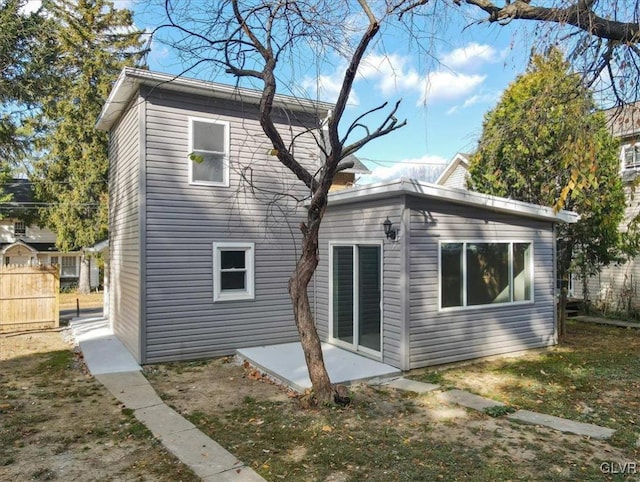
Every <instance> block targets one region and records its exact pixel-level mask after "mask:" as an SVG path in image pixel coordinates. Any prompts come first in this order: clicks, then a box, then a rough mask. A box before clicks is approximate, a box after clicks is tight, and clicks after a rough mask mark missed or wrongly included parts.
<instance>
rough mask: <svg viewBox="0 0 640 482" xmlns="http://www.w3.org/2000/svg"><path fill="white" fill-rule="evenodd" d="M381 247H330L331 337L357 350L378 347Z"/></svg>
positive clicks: (376, 349) (379, 344)
mask: <svg viewBox="0 0 640 482" xmlns="http://www.w3.org/2000/svg"><path fill="white" fill-rule="evenodd" d="M380 255H381V247H380V245H341V246H335V245H334V246H332V264H331V269H332V273H331V279H332V293H331V295H332V332H331V335H332V338H333V340H334V341H337V342H339V343H344V344H346V345H349V347H350V348H352V349H355V350H357V351H371V352H375V353H380V350H381V327H382V325H381V310H380V302H381V291H382V278H381V256H380Z"/></svg>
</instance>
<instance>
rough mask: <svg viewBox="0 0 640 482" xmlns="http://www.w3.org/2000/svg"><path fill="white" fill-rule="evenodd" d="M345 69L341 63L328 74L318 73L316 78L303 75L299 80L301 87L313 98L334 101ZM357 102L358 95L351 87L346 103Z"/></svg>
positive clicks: (357, 103)
mask: <svg viewBox="0 0 640 482" xmlns="http://www.w3.org/2000/svg"><path fill="white" fill-rule="evenodd" d="M345 69H346V66H345V65H341V66H339V67H338V68H337V69H336V70H335V71H333V72H332V73H331V74H329V75H319V76H318V77H316V78H312V77H305V78H304V79H303V80H302V82H301V85H302V88H303V89H304V90H306V91H307V92H308V93H309V94H310V95H311V96H313V97H314V98H317V99H320V100H323V101H325V102H335V101H336V100H337V99H338V95H340V89H341V88H342V79H343V76H344V71H345ZM359 104H360V101H359V99H358V95H357V94H356V92H355V90H354V89H351V93H350V94H349V100H348V101H347V105H359Z"/></svg>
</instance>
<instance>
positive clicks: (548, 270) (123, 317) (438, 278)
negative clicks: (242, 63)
mask: <svg viewBox="0 0 640 482" xmlns="http://www.w3.org/2000/svg"><path fill="white" fill-rule="evenodd" d="M259 101H260V92H256V91H252V90H247V89H239V88H235V87H230V86H226V85H220V84H214V83H210V82H204V81H199V80H193V79H185V78H174V77H173V76H170V75H165V74H159V73H154V72H149V71H144V70H137V69H131V68H126V69H124V70H123V72H122V74H121V75H120V77H119V79H118V81H117V83H116V84H115V86H114V89H113V91H112V92H111V94H110V96H109V98H108V100H107V103H106V104H105V106H104V108H103V111H102V113H101V115H100V118H99V120H98V123H97V127H98V128H99V129H102V130H106V131H109V132H110V141H109V151H110V153H109V158H110V173H109V202H110V220H109V224H110V229H109V231H110V235H109V248H108V249H109V260H110V267H109V279H110V308H109V320H110V323H111V325H112V327H113V330H114V332H115V333H116V335H117V336H118V337H119V338H120V339H121V340H122V341H123V343H124V344H125V345H126V346H127V348H128V349H129V350H130V351H131V352H132V354H133V355H134V356H135V358H136V359H137V360H138V361H139V362H140V363H152V362H161V361H170V360H184V359H194V358H203V357H211V356H217V355H227V354H231V353H233V352H234V350H236V349H238V348H242V347H249V346H258V345H271V344H276V343H284V342H291V341H297V340H298V339H299V338H298V334H297V331H296V329H295V324H294V320H293V313H292V308H291V303H290V301H289V295H288V288H287V287H288V281H289V277H290V275H291V273H292V271H293V269H294V266H295V263H296V260H297V257H298V250H299V242H300V237H301V236H300V234H299V225H300V222H301V221H303V220H304V219H305V212H304V208H303V206H302V201H301V200H304V199H305V196H306V194H307V191H308V190H307V189H306V188H305V186H304V185H303V184H302V183H301V182H300V181H298V180H297V179H296V178H295V176H293V175H292V173H291V172H290V171H289V170H288V169H286V168H285V167H284V166H282V165H281V163H280V162H279V161H278V160H277V159H276V158H274V157H273V156H271V155H270V153H271V151H272V146H271V144H270V143H269V141H268V139H267V138H266V136H265V135H264V134H263V133H262V130H261V128H260V125H259V123H258V121H257V120H256V119H257V113H258V103H259ZM332 107H333V106H332V105H331V104H326V103H317V102H311V101H307V100H301V99H296V98H291V97H284V96H277V97H276V101H275V106H274V112H277V113H279V117H278V119H277V123H278V124H279V127H281V132H287V135H288V136H289V137H288V139H285V142H291V141H292V139H295V152H296V158H297V159H298V160H299V161H300V162H301V163H303V164H304V165H305V166H306V167H307V168H308V169H309V170H311V171H312V172H314V171H315V170H317V169H318V168H319V167H320V159H321V158H322V155H321V153H320V151H321V149H319V145H320V142H321V141H320V140H319V139H320V138H321V136H319V135H318V132H319V131H318V126H320V125H321V123H322V120H323V119H324V118H325V117H326V115H327V113H328V112H329V111H330V109H332ZM193 153H195V154H198V155H199V156H200V157H201V158H203V159H204V161H203V162H197V161H194V160H192V159H191V157H190V154H193ZM354 167H355V166H354ZM352 169H353V168H352ZM287 194H288V195H287ZM329 199H330V201H329V207H328V209H327V212H326V217H325V220H324V222H323V227H322V228H321V233H320V249H319V250H320V265H319V267H318V270H317V273H316V276H315V278H314V280H313V281H312V283H311V285H310V286H309V296H310V299H311V302H312V306H313V310H314V312H315V315H316V321H317V326H318V331H319V333H320V336H321V337H322V339H323V340H325V341H329V342H331V343H334V344H336V345H340V346H342V347H345V348H347V349H350V350H353V351H357V352H359V353H362V354H363V355H365V356H368V357H371V358H375V359H378V360H382V361H384V362H386V363H388V364H390V365H393V366H395V367H398V368H401V369H409V368H414V367H419V366H425V365H430V364H437V363H444V362H448V361H454V360H462V359H469V358H476V357H479V356H485V355H489V354H496V353H505V352H511V351H516V350H522V349H524V348H533V347H542V346H548V345H551V344H553V343H555V342H556V334H555V322H554V320H555V289H554V285H553V282H552V281H550V280H553V279H554V273H555V261H554V242H553V238H554V235H553V233H554V226H555V224H556V223H558V222H574V221H575V219H576V218H575V216H574V215H573V214H571V213H565V212H561V213H558V214H554V212H553V210H551V209H548V208H542V207H539V206H532V205H528V204H525V203H519V202H516V201H510V200H505V199H499V198H495V197H491V196H484V195H480V194H475V193H469V192H465V191H463V190H460V189H451V188H443V187H438V186H434V185H430V184H425V183H420V182H415V181H407V180H402V181H397V182H392V183H385V184H378V185H373V186H361V187H353V188H351V189H343V190H341V191H339V192H334V193H332V194H331V195H330V196H329ZM387 219H389V222H388V223H385V221H386V220H387ZM385 230H386V231H388V233H389V234H388V235H387V234H386V233H385Z"/></svg>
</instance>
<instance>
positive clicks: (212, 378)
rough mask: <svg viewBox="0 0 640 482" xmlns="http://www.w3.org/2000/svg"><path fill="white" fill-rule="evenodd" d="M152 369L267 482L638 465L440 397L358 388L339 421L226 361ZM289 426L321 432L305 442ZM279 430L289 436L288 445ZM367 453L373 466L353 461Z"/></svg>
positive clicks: (552, 473)
mask: <svg viewBox="0 0 640 482" xmlns="http://www.w3.org/2000/svg"><path fill="white" fill-rule="evenodd" d="M145 372H146V375H147V377H148V378H149V379H150V381H151V383H152V385H153V386H154V387H155V388H156V390H157V391H158V392H159V393H160V394H161V395H162V397H163V398H164V399H165V400H166V401H167V403H168V404H169V405H171V406H172V407H174V408H175V409H176V410H178V411H179V412H181V413H182V414H183V415H185V416H187V417H188V418H190V419H191V420H192V421H194V423H196V424H197V425H199V426H200V428H201V429H202V430H204V431H205V432H208V433H209V435H210V436H212V437H213V438H214V439H215V440H217V441H218V442H220V443H221V444H222V445H223V446H225V447H226V448H227V449H228V450H230V451H232V452H233V453H234V454H235V455H236V456H238V457H239V458H240V459H241V460H243V461H244V462H245V463H248V464H250V465H252V467H253V468H254V469H255V470H257V471H258V472H259V473H260V474H261V475H262V476H263V477H265V478H266V479H267V480H281V479H285V480H289V479H290V480H326V481H336V480H364V479H367V480H435V479H442V478H443V477H444V480H511V477H512V476H513V477H514V479H513V480H522V479H525V480H608V479H609V477H608V476H607V474H603V473H602V471H601V470H600V464H601V463H603V462H605V463H608V462H611V461H617V462H619V463H624V462H625V461H626V462H635V461H636V458H637V457H636V456H637V452H636V453H635V454H633V453H631V452H629V451H628V450H625V449H622V448H617V447H614V446H612V445H611V444H610V443H609V442H605V441H598V440H589V439H587V438H584V437H580V436H575V435H570V434H562V433H560V432H557V431H554V430H551V429H546V428H544V427H534V426H526V425H519V424H515V423H513V422H510V421H508V420H506V419H505V418H504V417H502V418H492V417H490V416H488V415H486V414H483V413H479V412H474V411H468V410H464V409H462V408H460V407H458V406H455V405H447V404H443V403H442V402H441V401H439V400H438V399H437V396H436V394H429V395H424V396H420V397H414V396H411V395H409V394H407V393H403V392H398V391H396V390H392V389H379V388H374V387H369V386H365V385H360V386H357V387H354V388H353V392H352V393H353V395H354V398H355V402H354V406H353V407H350V408H347V409H345V410H344V411H341V412H340V413H337V414H336V413H335V411H332V410H327V409H319V410H318V409H314V410H301V409H300V400H298V399H296V398H292V397H291V394H290V393H288V392H286V391H285V390H283V389H282V388H281V387H278V386H276V385H274V384H273V383H270V382H269V381H267V380H266V379H264V378H262V377H260V376H259V374H257V373H255V372H251V371H249V372H247V371H246V370H245V369H244V368H243V367H240V366H237V365H235V364H233V363H227V362H226V360H213V361H210V362H195V363H177V364H168V365H156V366H152V367H146V368H145ZM270 412H277V415H274V414H273V413H270ZM267 424H270V425H272V426H275V430H271V431H270V429H269V428H266V427H265V426H266V425H267ZM290 427H297V430H298V432H299V433H303V434H304V433H306V432H313V435H312V436H309V438H308V439H305V438H304V435H302V436H300V437H298V436H296V435H294V434H293V433H291V432H290ZM314 427H316V428H315V429H314ZM317 427H321V429H319V430H318V429H317ZM278 429H279V430H278ZM278 431H279V432H285V433H286V435H285V437H284V440H282V441H279V440H278V437H279V433H278ZM324 431H326V432H328V433H325V434H322V432H324ZM391 431H393V432H397V433H398V434H399V435H401V437H400V440H401V441H400V443H398V444H397V446H394V445H393V444H390V443H389V445H387V438H388V437H389V433H390V432H391ZM322 435H325V436H330V439H328V440H327V444H326V446H327V448H328V450H329V451H330V453H329V454H328V457H327V459H325V460H323V459H322V457H321V455H320V454H321V453H322V450H323V446H322V445H318V443H317V439H318V438H321V437H322ZM288 439H291V440H294V442H292V441H291V440H288ZM376 446H379V447H381V449H380V452H379V453H378V452H376V450H375V449H374V448H373V447H376ZM412 447H414V449H412ZM365 450H366V451H368V452H370V455H369V457H370V459H369V467H363V466H357V465H356V463H355V462H354V463H349V461H350V460H353V461H357V460H358V459H359V454H358V452H360V451H365ZM351 451H353V452H351ZM311 454H313V455H311ZM390 454H395V455H390ZM416 454H417V455H418V456H416ZM454 454H455V455H454ZM341 457H344V461H343V462H340V458H341ZM385 458H391V459H392V462H393V463H395V464H397V465H396V466H395V467H394V468H393V469H392V470H391V471H385V469H384V467H385V466H386V465H387V464H386V461H385V460H384V459H385ZM417 460H418V462H416V461H417ZM393 463H392V465H393ZM405 463H406V465H407V466H408V467H405V466H404V464H405ZM323 465H324V466H323ZM341 465H342V466H341ZM480 465H482V466H483V467H482V468H481V469H478V467H479V466H480ZM409 466H410V467H409ZM491 466H493V468H491ZM503 468H504V469H505V470H504V471H503ZM639 469H640V467H639ZM447 474H449V475H447ZM425 477H426V478H425ZM431 477H434V478H433V479H432V478H431Z"/></svg>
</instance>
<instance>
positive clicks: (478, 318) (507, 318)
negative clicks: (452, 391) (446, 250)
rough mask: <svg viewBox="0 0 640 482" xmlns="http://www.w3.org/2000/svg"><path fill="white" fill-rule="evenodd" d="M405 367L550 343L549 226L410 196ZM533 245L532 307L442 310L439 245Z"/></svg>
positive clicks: (551, 275) (552, 330)
mask: <svg viewBox="0 0 640 482" xmlns="http://www.w3.org/2000/svg"><path fill="white" fill-rule="evenodd" d="M409 207H410V208H411V211H410V212H411V249H410V289H409V313H410V314H409V316H410V322H409V323H410V334H409V339H410V349H409V358H410V360H409V363H410V368H419V367H423V366H428V365H437V364H443V363H450V362H454V361H459V360H468V359H473V358H478V357H483V356H488V355H494V354H499V353H507V352H513V351H519V350H524V349H529V348H536V347H544V346H549V345H552V344H554V343H555V323H554V310H555V299H554V279H555V278H554V259H553V245H554V241H553V230H552V224H551V223H547V222H541V221H535V220H527V219H524V218H516V217H514V216H507V215H504V214H497V213H493V212H490V211H485V210H479V209H477V208H470V207H464V206H456V205H453V204H449V203H444V202H441V201H428V202H427V201H424V200H417V199H411V200H410V203H409ZM441 240H444V241H456V240H458V241H470V240H486V241H491V240H493V241H531V242H533V253H534V303H526V304H511V305H491V307H489V306H483V307H477V308H465V309H457V310H444V311H441V310H439V297H438V289H439V286H440V285H439V279H438V276H439V274H438V242H439V241H441Z"/></svg>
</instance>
